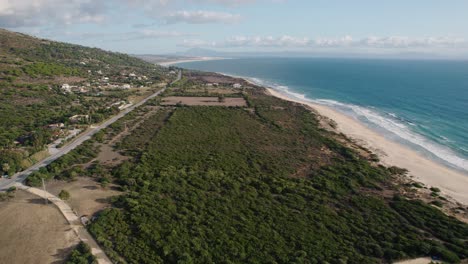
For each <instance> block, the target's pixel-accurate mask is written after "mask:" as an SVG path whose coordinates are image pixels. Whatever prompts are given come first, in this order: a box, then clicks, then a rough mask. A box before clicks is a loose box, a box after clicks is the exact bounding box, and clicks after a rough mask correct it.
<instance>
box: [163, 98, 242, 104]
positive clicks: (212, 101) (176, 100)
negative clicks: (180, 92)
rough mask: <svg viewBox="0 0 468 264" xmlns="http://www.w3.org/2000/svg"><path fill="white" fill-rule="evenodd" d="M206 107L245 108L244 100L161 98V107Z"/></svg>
mask: <svg viewBox="0 0 468 264" xmlns="http://www.w3.org/2000/svg"><path fill="white" fill-rule="evenodd" d="M177 104H182V105H189V106H196V105H206V106H247V103H246V102H245V99H244V98H228V97H227V98H224V101H223V102H220V101H219V100H218V97H184V96H169V97H165V98H163V101H162V102H161V105H177Z"/></svg>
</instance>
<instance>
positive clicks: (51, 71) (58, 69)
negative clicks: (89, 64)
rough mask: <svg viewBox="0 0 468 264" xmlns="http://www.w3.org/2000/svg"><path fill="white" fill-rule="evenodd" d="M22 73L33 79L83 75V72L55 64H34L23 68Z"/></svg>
mask: <svg viewBox="0 0 468 264" xmlns="http://www.w3.org/2000/svg"><path fill="white" fill-rule="evenodd" d="M23 71H24V73H26V74H28V75H29V76H32V77H35V76H38V75H45V76H60V75H68V76H70V75H75V76H80V75H83V72H82V71H80V70H79V69H76V68H71V67H66V66H63V65H60V64H57V63H44V62H36V63H32V64H29V65H26V66H24V68H23Z"/></svg>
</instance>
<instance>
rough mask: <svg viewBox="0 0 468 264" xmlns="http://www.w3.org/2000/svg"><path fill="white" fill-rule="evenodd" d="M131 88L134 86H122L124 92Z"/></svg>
mask: <svg viewBox="0 0 468 264" xmlns="http://www.w3.org/2000/svg"><path fill="white" fill-rule="evenodd" d="M130 88H132V86H130V84H124V85H122V89H124V90H128V89H130Z"/></svg>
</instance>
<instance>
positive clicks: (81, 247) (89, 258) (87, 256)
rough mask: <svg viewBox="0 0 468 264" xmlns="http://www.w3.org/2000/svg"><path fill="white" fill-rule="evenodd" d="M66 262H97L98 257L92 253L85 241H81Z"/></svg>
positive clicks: (84, 263)
mask: <svg viewBox="0 0 468 264" xmlns="http://www.w3.org/2000/svg"><path fill="white" fill-rule="evenodd" d="M65 263H66V264H97V263H98V262H97V259H96V257H95V256H94V255H93V254H92V253H91V248H90V247H89V246H88V245H87V244H86V243H84V242H82V241H81V242H80V243H79V244H78V246H77V247H76V248H75V249H73V251H72V252H71V253H70V256H69V257H68V260H67V261H66V262H65Z"/></svg>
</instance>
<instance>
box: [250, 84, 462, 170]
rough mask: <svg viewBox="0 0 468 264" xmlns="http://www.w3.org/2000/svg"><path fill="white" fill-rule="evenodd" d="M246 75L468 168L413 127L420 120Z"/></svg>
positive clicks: (452, 154) (418, 149)
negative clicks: (311, 94) (312, 95)
mask: <svg viewBox="0 0 468 264" xmlns="http://www.w3.org/2000/svg"><path fill="white" fill-rule="evenodd" d="M246 79H248V80H249V81H251V82H253V83H256V84H258V85H261V86H267V87H270V88H272V89H275V90H276V91H278V92H280V93H282V94H284V95H286V96H288V97H289V98H292V99H298V100H301V101H303V102H312V103H317V104H321V105H325V106H329V107H331V108H333V109H335V110H338V111H340V112H341V113H344V114H346V115H348V116H351V117H353V118H355V119H357V120H359V121H361V122H362V123H364V124H366V125H367V126H368V127H370V128H372V129H374V130H375V129H376V128H378V130H379V132H382V131H384V132H385V134H386V135H384V136H387V137H388V136H389V135H391V136H392V138H393V139H395V138H394V137H395V136H396V137H397V138H396V139H397V141H399V142H400V143H403V144H405V145H410V146H411V147H413V148H414V149H415V150H417V151H419V152H422V153H423V154H426V155H429V156H430V157H431V158H435V159H437V160H439V161H442V162H443V163H445V164H446V165H449V166H451V167H453V168H456V169H459V170H464V171H468V160H466V159H464V158H462V157H460V156H458V155H457V153H455V152H454V151H453V150H451V149H450V148H448V147H446V146H443V145H440V144H437V143H436V142H433V141H431V140H429V139H428V138H426V137H424V136H423V135H421V134H418V133H417V132H415V131H414V130H412V129H411V128H410V127H414V126H416V124H414V123H412V122H410V121H407V120H404V119H403V118H400V117H398V116H397V115H396V114H395V113H382V112H379V111H378V110H376V109H371V108H367V107H363V106H358V105H353V104H345V103H342V102H338V101H335V100H329V99H311V98H307V97H306V95H304V94H300V93H296V92H294V91H291V89H290V88H289V87H287V86H284V85H278V84H275V83H271V82H267V81H265V80H261V79H258V78H246ZM442 139H443V138H442ZM446 140H448V139H446ZM407 143H410V144H407Z"/></svg>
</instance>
